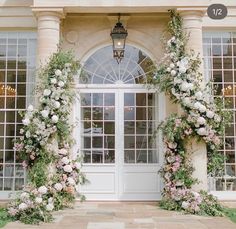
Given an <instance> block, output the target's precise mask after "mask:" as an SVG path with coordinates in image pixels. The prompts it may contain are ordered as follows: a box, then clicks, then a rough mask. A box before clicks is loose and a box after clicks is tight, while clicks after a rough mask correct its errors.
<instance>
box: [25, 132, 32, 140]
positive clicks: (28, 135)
mask: <svg viewBox="0 0 236 229" xmlns="http://www.w3.org/2000/svg"><path fill="white" fill-rule="evenodd" d="M30 135H31V134H30V132H29V131H28V130H27V131H26V133H25V136H26V137H27V138H29V137H30Z"/></svg>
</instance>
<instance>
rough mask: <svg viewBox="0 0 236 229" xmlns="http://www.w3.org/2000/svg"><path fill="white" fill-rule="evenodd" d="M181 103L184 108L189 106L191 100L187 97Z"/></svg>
mask: <svg viewBox="0 0 236 229" xmlns="http://www.w3.org/2000/svg"><path fill="white" fill-rule="evenodd" d="M183 103H184V104H185V105H186V106H190V105H191V99H190V98H189V97H185V98H184V99H183Z"/></svg>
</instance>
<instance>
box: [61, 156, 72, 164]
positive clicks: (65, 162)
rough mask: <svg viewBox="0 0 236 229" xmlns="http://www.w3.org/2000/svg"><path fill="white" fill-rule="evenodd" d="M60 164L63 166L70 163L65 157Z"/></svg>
mask: <svg viewBox="0 0 236 229" xmlns="http://www.w3.org/2000/svg"><path fill="white" fill-rule="evenodd" d="M61 162H62V163H63V164H65V165H67V164H68V163H69V162H70V160H69V159H68V158H67V157H63V158H62V159H61Z"/></svg>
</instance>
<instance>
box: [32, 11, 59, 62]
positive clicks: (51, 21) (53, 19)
mask: <svg viewBox="0 0 236 229" xmlns="http://www.w3.org/2000/svg"><path fill="white" fill-rule="evenodd" d="M33 12H34V13H35V15H36V17H37V23H38V40H37V43H38V48H37V65H38V66H40V65H43V64H45V63H46V62H47V60H48V58H49V57H50V55H51V54H52V53H54V52H56V51H57V48H58V44H59V42H60V19H61V18H62V17H63V9H61V8H58V9H57V8H56V9H54V8H53V9H48V10H47V9H33Z"/></svg>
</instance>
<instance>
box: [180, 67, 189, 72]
mask: <svg viewBox="0 0 236 229" xmlns="http://www.w3.org/2000/svg"><path fill="white" fill-rule="evenodd" d="M186 71H187V68H185V67H184V66H180V67H179V72H180V73H185V72H186Z"/></svg>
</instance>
